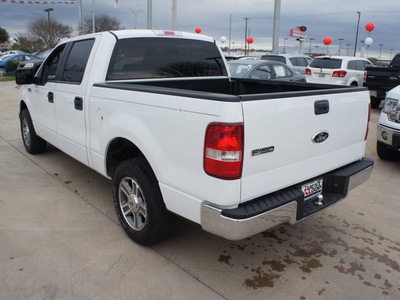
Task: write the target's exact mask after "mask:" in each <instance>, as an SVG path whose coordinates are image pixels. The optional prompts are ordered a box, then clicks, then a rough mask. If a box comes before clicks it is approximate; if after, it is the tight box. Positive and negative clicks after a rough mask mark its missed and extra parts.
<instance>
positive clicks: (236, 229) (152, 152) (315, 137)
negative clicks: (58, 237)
mask: <svg viewBox="0 0 400 300" xmlns="http://www.w3.org/2000/svg"><path fill="white" fill-rule="evenodd" d="M16 81H17V83H18V84H23V86H22V88H21V92H20V101H19V106H20V122H21V134H22V139H23V143H24V145H25V148H26V150H27V151H28V152H29V153H32V154H34V153H40V152H43V151H45V150H46V143H47V142H48V143H51V144H52V145H54V146H55V147H57V148H59V149H61V150H62V151H64V152H65V153H67V154H68V155H70V156H72V157H74V158H75V159H77V160H79V161H80V162H82V163H83V164H85V165H87V166H89V167H90V168H93V169H94V170H96V171H97V172H99V173H100V174H102V175H104V176H105V177H107V178H109V179H112V180H113V201H114V205H115V209H116V212H117V215H118V218H119V220H120V222H121V224H122V227H123V228H124V230H125V231H126V233H127V234H128V235H129V236H130V237H131V238H132V239H133V240H134V241H136V242H137V243H140V244H144V245H146V244H151V243H155V242H158V241H161V240H162V239H165V238H166V237H168V235H170V234H171V232H172V230H173V227H174V222H175V219H176V215H179V216H182V217H184V218H187V219H189V220H191V221H193V222H196V223H198V224H201V226H202V228H203V229H204V230H206V231H208V232H211V233H213V234H216V235H219V236H222V237H224V238H227V239H231V240H239V239H243V238H246V237H249V236H251V235H254V234H257V233H260V232H263V231H265V230H267V229H269V228H272V227H274V226H277V225H279V224H282V223H286V222H289V223H291V224H293V223H296V222H298V221H301V220H303V219H305V218H307V217H309V216H311V215H313V214H314V213H316V212H318V211H321V210H322V209H324V208H326V207H328V206H330V205H331V204H334V203H336V202H338V201H339V200H341V199H343V198H345V197H346V196H347V194H348V192H349V190H351V189H353V188H354V187H356V186H358V185H360V184H361V183H363V182H364V181H366V180H367V179H368V177H369V175H370V173H371V171H372V168H373V161H372V160H370V159H367V158H364V154H365V140H366V138H367V134H368V126H369V113H370V109H369V93H368V91H367V89H366V88H362V87H338V86H332V85H329V86H328V85H326V86H325V85H317V84H306V83H287V82H268V81H261V80H249V79H247V80H245V79H242V80H233V79H231V78H229V71H228V70H227V67H226V62H225V59H224V57H223V55H222V53H221V51H220V49H219V48H218V46H217V45H216V42H215V41H214V39H212V38H210V37H207V36H203V35H196V34H190V33H182V32H177V31H175V32H174V31H147V30H137V31H136V30H135V31H133V30H130V31H129V30H127V31H111V32H103V33H96V34H91V35H86V36H79V37H75V38H72V39H70V40H68V41H65V42H63V43H61V44H60V45H58V46H57V47H56V48H55V49H54V51H53V52H52V53H51V54H50V56H49V57H48V58H47V59H46V60H45V61H44V62H43V64H42V65H41V66H40V68H39V69H38V71H37V72H36V73H35V70H34V69H33V68H30V66H29V65H28V66H25V67H24V68H23V69H20V70H17V72H16Z"/></svg>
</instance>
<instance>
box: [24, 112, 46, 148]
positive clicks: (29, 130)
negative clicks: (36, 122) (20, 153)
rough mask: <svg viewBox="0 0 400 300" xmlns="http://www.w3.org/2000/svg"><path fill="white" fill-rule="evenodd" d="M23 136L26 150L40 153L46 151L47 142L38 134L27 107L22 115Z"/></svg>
mask: <svg viewBox="0 0 400 300" xmlns="http://www.w3.org/2000/svg"><path fill="white" fill-rule="evenodd" d="M20 125H21V136H22V141H23V143H24V147H25V149H26V151H27V152H28V153H30V154H38V153H42V152H45V151H46V146H47V143H46V141H45V140H43V139H42V138H41V137H39V136H37V135H36V132H35V128H34V127H33V123H32V119H31V116H30V114H29V112H28V110H27V109H24V110H23V111H22V112H21V115H20Z"/></svg>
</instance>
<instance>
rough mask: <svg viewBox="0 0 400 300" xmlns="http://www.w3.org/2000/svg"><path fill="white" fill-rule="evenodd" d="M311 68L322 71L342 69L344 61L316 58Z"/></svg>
mask: <svg viewBox="0 0 400 300" xmlns="http://www.w3.org/2000/svg"><path fill="white" fill-rule="evenodd" d="M310 67H312V68H322V69H340V68H341V67H342V60H341V59H332V58H314V60H313V61H312V62H311V64H310Z"/></svg>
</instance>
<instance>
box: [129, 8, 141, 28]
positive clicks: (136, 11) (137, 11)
mask: <svg viewBox="0 0 400 300" xmlns="http://www.w3.org/2000/svg"><path fill="white" fill-rule="evenodd" d="M131 11H132V12H133V14H134V15H135V29H136V27H137V15H138V14H139V13H140V12H141V10H133V9H131Z"/></svg>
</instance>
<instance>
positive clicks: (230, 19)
mask: <svg viewBox="0 0 400 300" xmlns="http://www.w3.org/2000/svg"><path fill="white" fill-rule="evenodd" d="M231 40H232V14H230V15H229V55H231Z"/></svg>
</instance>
